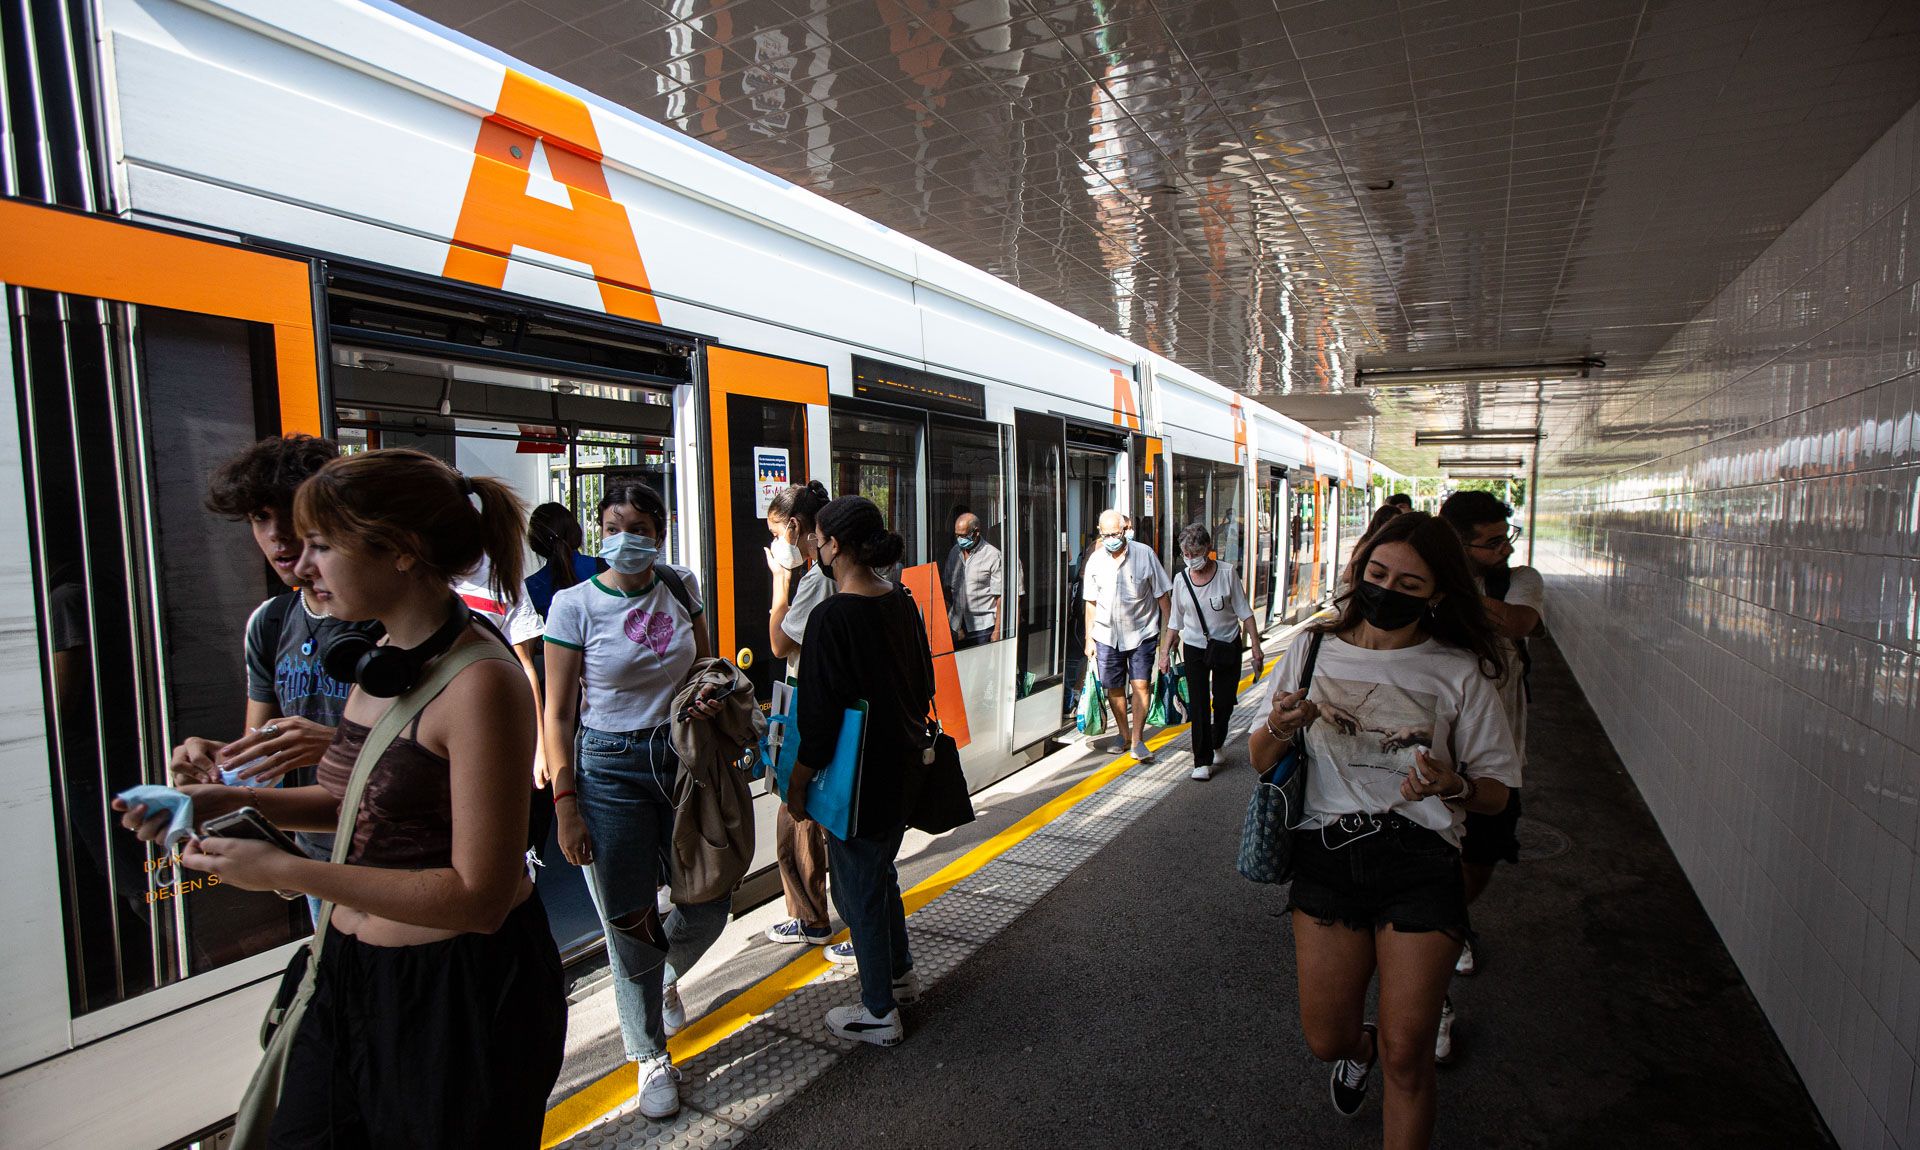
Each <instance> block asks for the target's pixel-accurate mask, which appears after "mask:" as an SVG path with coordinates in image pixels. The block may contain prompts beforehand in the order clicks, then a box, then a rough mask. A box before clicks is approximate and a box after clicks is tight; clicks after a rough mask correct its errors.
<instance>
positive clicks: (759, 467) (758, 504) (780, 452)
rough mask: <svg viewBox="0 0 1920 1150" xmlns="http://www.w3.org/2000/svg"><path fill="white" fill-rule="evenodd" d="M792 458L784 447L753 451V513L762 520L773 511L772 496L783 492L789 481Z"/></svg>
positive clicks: (763, 448) (760, 448)
mask: <svg viewBox="0 0 1920 1150" xmlns="http://www.w3.org/2000/svg"><path fill="white" fill-rule="evenodd" d="M792 474H793V472H792V458H791V457H790V456H789V455H788V454H787V449H786V448H784V447H756V448H754V449H753V513H754V514H755V515H757V516H759V517H760V518H762V519H765V518H766V517H767V512H769V511H771V510H772V509H773V499H774V496H776V495H778V494H780V493H781V492H782V491H785V490H786V489H787V488H788V487H789V486H790V485H791V484H792V482H793V480H792V479H791V476H792Z"/></svg>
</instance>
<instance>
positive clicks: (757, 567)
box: [706, 347, 827, 701]
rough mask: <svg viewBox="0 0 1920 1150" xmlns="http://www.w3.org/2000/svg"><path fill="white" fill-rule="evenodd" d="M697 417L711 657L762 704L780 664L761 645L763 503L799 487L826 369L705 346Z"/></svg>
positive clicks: (764, 640) (765, 588)
mask: <svg viewBox="0 0 1920 1150" xmlns="http://www.w3.org/2000/svg"><path fill="white" fill-rule="evenodd" d="M706 361H707V418H708V424H709V429H710V442H711V443H712V450H711V455H710V457H709V461H710V466H711V468H712V470H711V472H710V474H709V476H708V479H709V481H710V482H711V484H712V486H711V487H710V488H709V490H710V491H711V493H712V499H713V527H714V529H713V539H712V548H713V556H714V561H713V564H712V565H711V566H710V567H709V568H708V569H709V570H711V571H712V572H713V590H712V593H711V594H710V595H709V596H708V602H711V603H714V604H716V605H717V606H718V612H717V613H718V618H717V619H716V621H715V622H716V631H717V634H716V636H715V639H716V645H715V647H714V650H715V651H716V652H718V653H719V654H720V655H721V656H722V657H724V658H729V659H733V660H735V662H736V663H737V664H738V665H739V666H740V667H741V669H743V670H744V671H746V673H747V678H749V679H751V680H752V681H753V688H754V692H755V693H756V694H757V695H758V696H759V697H760V699H761V700H763V701H765V700H767V699H770V698H771V697H772V690H773V683H774V681H775V680H776V678H779V677H781V676H783V675H784V674H785V673H786V671H787V668H786V667H785V664H784V663H782V662H781V661H779V660H776V659H775V658H774V657H773V651H772V649H771V647H770V646H769V643H768V637H767V627H766V618H767V604H768V603H770V602H772V600H773V575H772V573H771V572H770V571H769V570H768V569H767V562H766V555H765V548H766V546H767V542H768V536H767V528H766V519H767V503H768V501H769V500H770V499H771V498H772V497H773V496H774V495H775V494H777V493H778V492H779V490H780V489H781V488H783V487H786V486H787V485H789V484H795V483H805V482H806V481H807V480H808V478H809V477H810V475H811V472H810V470H809V468H808V466H807V405H808V404H817V405H822V406H824V405H825V404H826V402H827V369H826V368H824V367H821V366H819V365H818V364H811V363H800V362H797V361H795V360H790V359H780V358H777V357H775V356H769V355H756V354H754V353H752V352H744V351H735V350H733V349H731V348H724V347H710V348H708V349H707V352H706Z"/></svg>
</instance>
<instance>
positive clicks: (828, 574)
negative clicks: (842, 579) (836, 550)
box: [813, 550, 839, 583]
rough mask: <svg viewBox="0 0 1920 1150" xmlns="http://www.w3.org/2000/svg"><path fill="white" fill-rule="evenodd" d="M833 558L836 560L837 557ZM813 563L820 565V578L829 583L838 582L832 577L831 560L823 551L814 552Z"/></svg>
mask: <svg viewBox="0 0 1920 1150" xmlns="http://www.w3.org/2000/svg"><path fill="white" fill-rule="evenodd" d="M834 558H835V559H837V558H839V556H837V555H836V556H834ZM813 561H814V562H815V563H817V564H819V565H820V575H821V577H822V578H824V579H825V580H826V581H827V582H829V583H836V582H838V580H836V579H835V578H834V577H833V560H832V559H828V558H827V553H826V552H825V551H824V550H820V551H815V552H814V553H813Z"/></svg>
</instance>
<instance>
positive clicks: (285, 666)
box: [246, 591, 379, 859]
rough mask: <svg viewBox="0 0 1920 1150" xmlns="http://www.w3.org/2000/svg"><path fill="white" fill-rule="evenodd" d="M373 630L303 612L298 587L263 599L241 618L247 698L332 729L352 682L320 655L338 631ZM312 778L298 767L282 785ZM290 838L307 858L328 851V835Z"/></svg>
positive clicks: (310, 833) (307, 770)
mask: <svg viewBox="0 0 1920 1150" xmlns="http://www.w3.org/2000/svg"><path fill="white" fill-rule="evenodd" d="M275 604H279V606H278V608H275ZM270 608H273V609H271V610H270ZM275 616H278V617H279V619H280V627H279V630H278V631H275V630H274V628H273V619H274V617H275ZM378 630H379V624H377V623H348V622H344V621H342V620H339V619H335V618H334V617H333V616H331V615H323V616H321V617H320V618H317V619H316V618H314V617H313V616H312V615H311V614H309V613H308V612H307V609H306V605H305V603H303V602H302V601H301V595H300V592H298V591H288V592H287V593H286V594H284V595H276V596H274V597H273V598H271V599H268V600H267V601H266V602H264V603H262V604H260V605H259V606H258V607H255V608H254V609H253V614H252V615H251V616H250V617H249V618H248V619H247V641H246V655H247V698H249V699H251V700H253V701H254V702H256V703H272V704H273V705H274V706H275V707H277V708H279V710H280V713H281V714H282V715H288V716H292V717H295V718H301V719H310V720H312V721H313V722H316V723H319V724H321V725H322V726H327V727H338V726H339V725H340V715H341V713H342V712H343V711H345V710H346V709H347V695H348V693H349V692H351V691H352V690H353V684H352V683H342V682H341V681H340V680H338V679H336V678H334V677H333V676H332V675H329V674H327V670H326V668H325V667H324V666H322V665H321V662H320V657H321V654H322V653H323V652H324V651H326V649H327V644H328V643H330V642H332V641H333V638H334V636H336V635H338V634H340V633H342V632H344V631H361V632H365V633H369V634H373V633H377V632H378ZM314 779H315V774H314V768H312V767H303V768H301V769H300V770H297V771H292V772H290V773H289V774H288V775H287V777H286V780H285V785H286V786H290V787H303V786H309V785H311V784H312V783H313V782H314ZM293 837H294V841H296V842H298V843H299V844H300V847H301V849H302V850H305V851H306V852H307V854H308V856H309V857H312V858H317V859H324V858H327V857H329V854H330V852H331V851H332V849H333V836H332V835H331V834H322V833H319V832H314V831H300V832H298V833H296V834H295V835H294V836H293Z"/></svg>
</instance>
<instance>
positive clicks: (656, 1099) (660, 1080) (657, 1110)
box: [640, 1054, 680, 1118]
mask: <svg viewBox="0 0 1920 1150" xmlns="http://www.w3.org/2000/svg"><path fill="white" fill-rule="evenodd" d="M640 1113H642V1114H645V1115H646V1116H647V1117H649V1118H671V1117H673V1116H674V1115H675V1114H678V1113H680V1071H679V1069H678V1068H677V1067H675V1066H674V1064H673V1059H672V1058H670V1057H669V1056H667V1055H665V1054H660V1055H656V1056H654V1057H652V1058H649V1059H647V1060H646V1061H645V1062H642V1063H641V1064H640Z"/></svg>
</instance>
